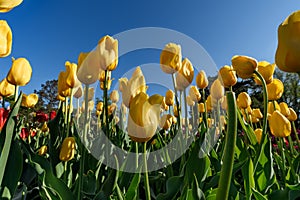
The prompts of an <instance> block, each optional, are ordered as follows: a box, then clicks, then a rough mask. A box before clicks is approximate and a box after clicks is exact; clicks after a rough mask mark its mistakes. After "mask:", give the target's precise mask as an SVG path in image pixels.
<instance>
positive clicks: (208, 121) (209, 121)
mask: <svg viewBox="0 0 300 200" xmlns="http://www.w3.org/2000/svg"><path fill="white" fill-rule="evenodd" d="M214 123H215V120H214V119H212V118H207V124H208V127H209V128H211V127H212V126H213V125H214Z"/></svg>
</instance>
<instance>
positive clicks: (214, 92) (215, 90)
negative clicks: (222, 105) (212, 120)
mask: <svg viewBox="0 0 300 200" xmlns="http://www.w3.org/2000/svg"><path fill="white" fill-rule="evenodd" d="M224 93H225V91H224V87H223V85H222V84H221V82H220V80H219V79H216V80H215V81H214V82H213V83H212V85H211V87H210V95H211V97H212V98H213V99H216V100H220V99H221V98H222V97H223V96H224Z"/></svg>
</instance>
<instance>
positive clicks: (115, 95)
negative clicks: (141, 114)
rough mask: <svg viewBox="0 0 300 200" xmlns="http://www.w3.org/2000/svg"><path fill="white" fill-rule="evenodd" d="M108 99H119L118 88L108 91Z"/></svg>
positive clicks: (115, 100)
mask: <svg viewBox="0 0 300 200" xmlns="http://www.w3.org/2000/svg"><path fill="white" fill-rule="evenodd" d="M109 97H110V100H111V101H112V102H113V103H117V102H118V101H119V92H118V90H113V91H112V92H111V93H110V96H109Z"/></svg>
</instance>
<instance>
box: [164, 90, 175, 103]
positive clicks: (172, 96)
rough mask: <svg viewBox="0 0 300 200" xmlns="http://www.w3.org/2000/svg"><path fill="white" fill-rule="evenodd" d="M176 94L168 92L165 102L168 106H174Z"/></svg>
mask: <svg viewBox="0 0 300 200" xmlns="http://www.w3.org/2000/svg"><path fill="white" fill-rule="evenodd" d="M174 99H175V93H174V92H173V91H172V90H168V91H167V92H166V96H165V102H166V104H167V105H168V106H173V105H174Z"/></svg>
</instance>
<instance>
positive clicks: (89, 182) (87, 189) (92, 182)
mask: <svg viewBox="0 0 300 200" xmlns="http://www.w3.org/2000/svg"><path fill="white" fill-rule="evenodd" d="M96 187H97V184H96V176H95V173H94V172H93V171H91V170H90V171H88V173H87V175H85V174H84V175H83V191H84V193H85V194H88V195H94V194H95V193H96V189H97V188H96Z"/></svg>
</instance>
